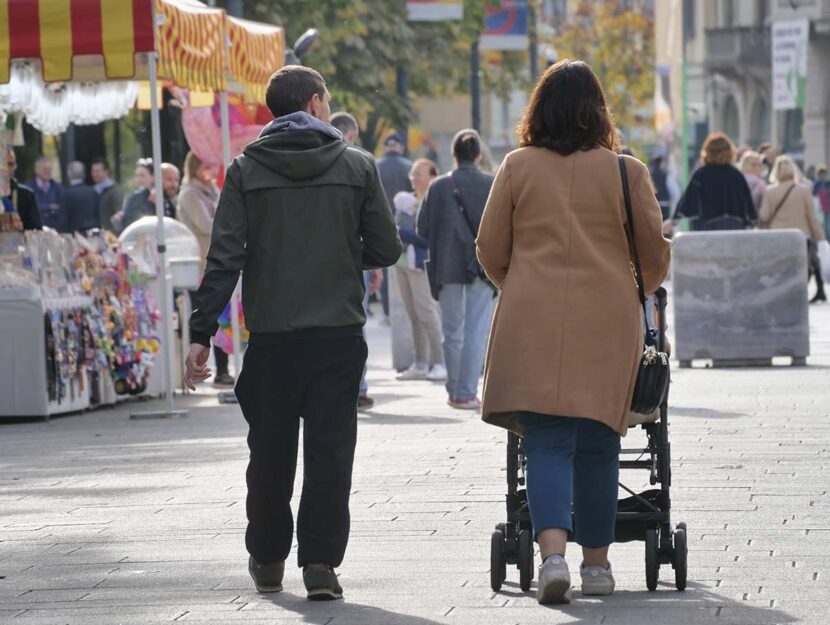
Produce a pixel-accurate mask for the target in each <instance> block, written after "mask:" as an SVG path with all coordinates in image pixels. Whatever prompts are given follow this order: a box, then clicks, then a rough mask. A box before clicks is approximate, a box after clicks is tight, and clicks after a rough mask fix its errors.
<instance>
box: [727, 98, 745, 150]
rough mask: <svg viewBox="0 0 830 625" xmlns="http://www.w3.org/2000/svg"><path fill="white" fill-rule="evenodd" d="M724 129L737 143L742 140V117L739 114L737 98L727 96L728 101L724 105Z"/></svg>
mask: <svg viewBox="0 0 830 625" xmlns="http://www.w3.org/2000/svg"><path fill="white" fill-rule="evenodd" d="M723 131H724V132H725V133H726V134H728V135H729V137H730V138H731V139H732V141H734V142H735V143H739V142H740V140H741V118H740V116H739V115H738V104H737V103H736V102H735V98H734V97H732V96H731V95H730V96H727V98H726V102H725V103H724V105H723Z"/></svg>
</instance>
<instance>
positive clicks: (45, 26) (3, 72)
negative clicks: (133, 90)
mask: <svg viewBox="0 0 830 625" xmlns="http://www.w3.org/2000/svg"><path fill="white" fill-rule="evenodd" d="M152 1H153V0H0V84H2V83H6V82H8V81H9V66H10V62H11V59H16V58H39V59H41V62H42V63H43V78H44V80H46V81H59V80H72V79H73V78H78V77H76V76H74V71H73V58H74V57H84V56H89V55H94V56H98V57H103V59H104V66H103V72H104V78H108V79H125V78H132V77H134V76H135V75H136V72H137V68H136V57H135V55H136V54H137V53H140V52H150V51H152V50H153V13H152V4H151V3H152Z"/></svg>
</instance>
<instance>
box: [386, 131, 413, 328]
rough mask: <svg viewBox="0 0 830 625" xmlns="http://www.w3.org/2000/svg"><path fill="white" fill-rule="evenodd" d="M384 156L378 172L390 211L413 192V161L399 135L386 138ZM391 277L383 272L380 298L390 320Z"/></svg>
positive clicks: (394, 134)
mask: <svg viewBox="0 0 830 625" xmlns="http://www.w3.org/2000/svg"><path fill="white" fill-rule="evenodd" d="M383 149H384V152H383V156H382V157H380V159H378V171H379V172H380V182H381V184H382V185H383V190H384V192H385V193H386V200H387V202H389V206H390V210H391V207H393V206H394V205H395V196H396V195H397V194H398V193H400V192H401V191H406V192H408V193H411V192H412V184H411V183H410V182H409V171H410V170H411V169H412V161H411V160H409V159H408V158H406V156H404V154H405V153H406V145H405V143H404V139H403V137H402V136H401V135H399V134H398V133H393V134H391V135H389V136H388V137H386V139H385V140H384V142H383ZM388 278H389V275H388V272H387V270H386V269H384V270H383V282H382V283H381V285H380V297H381V303H382V304H383V314H384V316H385V317H386V319H387V320H388V319H389V279H388Z"/></svg>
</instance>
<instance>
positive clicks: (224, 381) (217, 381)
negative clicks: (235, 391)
mask: <svg viewBox="0 0 830 625" xmlns="http://www.w3.org/2000/svg"><path fill="white" fill-rule="evenodd" d="M234 383H235V380H234V379H233V376H232V375H231V374H230V373H228V372H227V371H226V372H225V373H217V374H216V377H214V378H213V386H215V387H216V388H233V385H234Z"/></svg>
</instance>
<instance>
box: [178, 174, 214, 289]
mask: <svg viewBox="0 0 830 625" xmlns="http://www.w3.org/2000/svg"><path fill="white" fill-rule="evenodd" d="M218 202H219V190H218V189H217V188H216V187H215V186H210V187H208V186H207V185H205V184H203V183H201V182H200V181H198V180H196V179H195V178H191V179H190V180H188V181H187V182H185V183H184V184H183V185H182V190H181V191H180V192H179V203H178V208H177V216H178V219H179V221H181V222H182V223H183V224H184V225H186V226H187V227H188V228H190V231H191V232H192V233H193V234H194V235H196V238H197V239H198V241H199V249H200V250H201V253H202V273H204V272H205V263H206V262H207V253H208V249H210V235H211V233H212V232H213V218H214V217H215V216H216V205H217V203H218Z"/></svg>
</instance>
